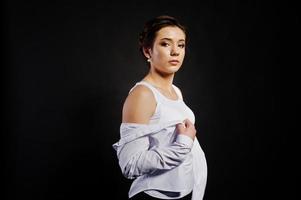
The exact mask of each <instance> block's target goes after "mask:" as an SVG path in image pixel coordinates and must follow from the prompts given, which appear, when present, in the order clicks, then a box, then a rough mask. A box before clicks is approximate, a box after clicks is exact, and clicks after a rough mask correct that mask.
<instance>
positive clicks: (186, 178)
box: [129, 80, 195, 199]
mask: <svg viewBox="0 0 301 200" xmlns="http://www.w3.org/2000/svg"><path fill="white" fill-rule="evenodd" d="M137 85H144V86H146V87H148V88H149V89H150V90H151V91H152V92H153V94H154V97H155V100H156V103H157V106H156V109H155V112H154V114H153V116H152V117H151V119H150V121H149V124H157V123H159V124H160V123H166V122H170V121H174V120H184V119H186V118H188V119H189V120H190V121H191V122H192V123H193V124H194V123H195V116H194V113H193V112H192V110H191V109H190V108H189V107H188V106H187V105H186V104H185V103H184V101H183V98H182V96H181V92H180V90H179V89H178V88H177V87H176V86H175V85H172V87H173V88H174V89H175V91H176V93H177V96H178V99H177V100H172V99H169V98H167V97H166V96H164V95H163V94H162V93H161V92H159V90H158V89H157V88H156V87H155V86H153V85H152V84H150V83H148V82H146V81H143V80H142V81H140V82H137V83H136V84H135V86H134V87H132V88H131V89H130V92H131V91H132V90H133V89H134V88H135V87H136V86H137ZM130 92H129V93H130ZM149 137H150V139H149V140H150V141H151V143H152V146H153V147H156V146H166V145H170V143H171V141H174V139H175V137H176V135H175V134H173V135H172V133H170V134H166V135H164V134H161V135H158V134H154V135H151V136H149ZM192 157H193V156H192V153H191V152H190V153H189V155H188V156H187V158H186V159H185V161H184V162H183V163H182V164H181V165H180V166H178V167H177V168H174V169H173V170H170V171H169V172H168V173H165V174H162V175H161V177H160V178H157V179H154V180H152V179H151V178H149V179H148V178H142V177H140V178H137V179H136V180H135V181H134V182H133V184H132V187H131V188H132V190H140V191H144V192H145V193H147V194H149V195H150V196H153V197H156V198H162V199H174V198H181V197H183V196H185V195H187V194H188V193H190V192H191V191H192V189H193V184H194V178H193V166H192V159H193V158H192ZM183 172H184V174H185V175H183ZM147 179H148V180H147ZM162 180H164V183H162ZM158 187H159V188H158ZM162 187H164V188H162ZM138 188H139V189H138ZM156 188H158V189H156ZM171 191H176V193H177V197H172V196H173V195H172V194H171V193H172V192H171Z"/></svg>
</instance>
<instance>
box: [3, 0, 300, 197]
mask: <svg viewBox="0 0 301 200" xmlns="http://www.w3.org/2000/svg"><path fill="white" fill-rule="evenodd" d="M2 10H3V12H2V14H3V19H4V20H3V25H2V28H3V44H4V46H3V47H4V48H3V50H4V54H3V55H4V62H3V63H4V65H3V66H4V68H3V72H4V73H2V77H3V78H2V82H3V85H4V87H3V94H4V98H2V100H3V104H2V105H3V107H2V108H3V111H4V112H2V113H4V114H3V117H4V121H3V122H4V126H2V133H3V136H4V140H3V141H4V142H3V149H4V162H3V165H2V164H1V165H2V166H4V169H3V172H4V173H3V174H4V179H3V180H4V182H5V188H4V189H5V197H6V199H32V200H36V199H39V200H44V199H45V200H46V199H47V200H48V199H49V200H50V199H51V200H52V199H75V198H79V199H127V193H128V190H129V187H130V184H131V181H129V180H127V179H126V178H124V177H123V176H122V174H121V171H120V169H119V166H118V161H117V157H116V154H115V152H114V150H113V148H112V144H113V143H115V142H117V140H118V139H119V126H120V123H121V110H122V105H123V101H124V99H125V97H126V96H127V92H128V91H129V89H130V88H131V87H132V86H133V85H134V84H135V83H136V82H137V81H139V80H140V79H142V77H143V76H144V75H145V74H146V73H147V70H148V67H147V65H146V63H145V61H144V60H143V58H142V57H141V55H140V52H139V51H138V43H137V39H138V33H139V32H140V31H141V29H142V26H143V23H144V22H145V21H146V20H148V19H150V18H152V17H155V16H157V15H161V14H169V15H172V16H175V17H177V18H178V19H179V20H180V21H181V22H182V23H183V24H185V25H186V26H187V27H188V31H189V44H188V49H187V55H186V58H185V62H184V65H183V66H182V68H181V69H180V71H179V72H178V73H177V74H176V77H175V80H174V84H175V85H177V86H178V87H180V88H181V90H182V93H183V95H184V101H185V102H186V104H187V105H188V106H190V107H191V109H192V110H193V111H194V113H195V115H196V128H197V131H198V133H197V136H198V138H199V141H200V143H201V145H202V147H203V149H204V151H205V153H206V157H207V162H208V182H207V188H206V194H205V197H204V199H207V200H220V199H229V200H230V199H231V200H233V199H243V200H248V199H252V200H253V199H296V197H295V194H296V189H297V188H296V185H295V181H296V180H297V177H296V174H295V173H294V169H296V167H295V162H296V160H297V157H296V155H295V153H294V152H296V149H297V148H295V146H293V145H292V143H291V142H292V140H293V139H292V138H293V136H294V135H295V133H296V131H295V130H294V126H295V123H296V119H295V118H294V117H295V112H296V111H295V106H296V104H297V100H296V99H295V97H294V95H295V94H296V93H298V92H300V91H298V89H297V80H298V74H297V73H295V72H296V71H295V69H296V68H297V67H298V64H297V63H296V61H297V59H296V57H297V56H298V55H299V53H300V51H299V50H294V49H295V48H296V47H297V36H299V35H298V34H297V25H299V18H298V16H297V7H296V6H295V5H292V4H289V3H288V2H282V4H276V3H274V2H272V1H271V2H266V3H263V2H262V1H243V3H238V2H235V1H221V2H216V1H203V2H198V3H196V2H189V1H182V2H176V1H164V2H163V1H137V2H127V3H117V2H116V3H114V1H107V2H105V1H102V2H100V1H95V2H89V3H88V2H87V1H85V2H84V1H82V2H79V1H76V2H74V1H58V2H54V1H49V2H46V1H43V2H42V1H24V2H23V1H20V2H17V1H5V2H4V3H3V7H2ZM104 195H109V196H110V197H104Z"/></svg>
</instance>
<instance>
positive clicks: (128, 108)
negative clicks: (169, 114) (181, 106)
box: [122, 85, 156, 123]
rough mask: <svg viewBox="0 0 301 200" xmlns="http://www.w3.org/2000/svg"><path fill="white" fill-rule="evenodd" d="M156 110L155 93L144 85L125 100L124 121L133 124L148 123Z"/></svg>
mask: <svg viewBox="0 0 301 200" xmlns="http://www.w3.org/2000/svg"><path fill="white" fill-rule="evenodd" d="M155 109H156V100H155V97H154V94H153V92H152V91H151V90H150V89H149V88H147V87H146V86H144V85H137V86H135V87H134V88H133V89H132V91H130V92H129V94H128V96H127V98H126V99H125V102H124V105H123V110H122V121H123V122H131V123H148V121H149V119H150V117H151V116H152V115H153V113H154V112H155Z"/></svg>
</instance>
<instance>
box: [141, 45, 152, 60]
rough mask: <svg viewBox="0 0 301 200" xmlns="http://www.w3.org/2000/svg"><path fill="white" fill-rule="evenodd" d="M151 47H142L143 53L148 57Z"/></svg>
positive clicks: (149, 56)
mask: <svg viewBox="0 0 301 200" xmlns="http://www.w3.org/2000/svg"><path fill="white" fill-rule="evenodd" d="M151 52H152V51H151V49H150V48H143V54H144V56H145V57H146V58H147V59H148V58H151Z"/></svg>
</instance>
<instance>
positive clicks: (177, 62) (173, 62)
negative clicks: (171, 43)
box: [168, 60, 180, 65]
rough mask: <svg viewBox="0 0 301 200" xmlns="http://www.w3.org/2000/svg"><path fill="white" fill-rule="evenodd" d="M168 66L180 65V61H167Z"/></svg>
mask: <svg viewBox="0 0 301 200" xmlns="http://www.w3.org/2000/svg"><path fill="white" fill-rule="evenodd" d="M168 62H169V63H170V64H172V65H177V64H179V63H180V61H178V60H170V61H168Z"/></svg>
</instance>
